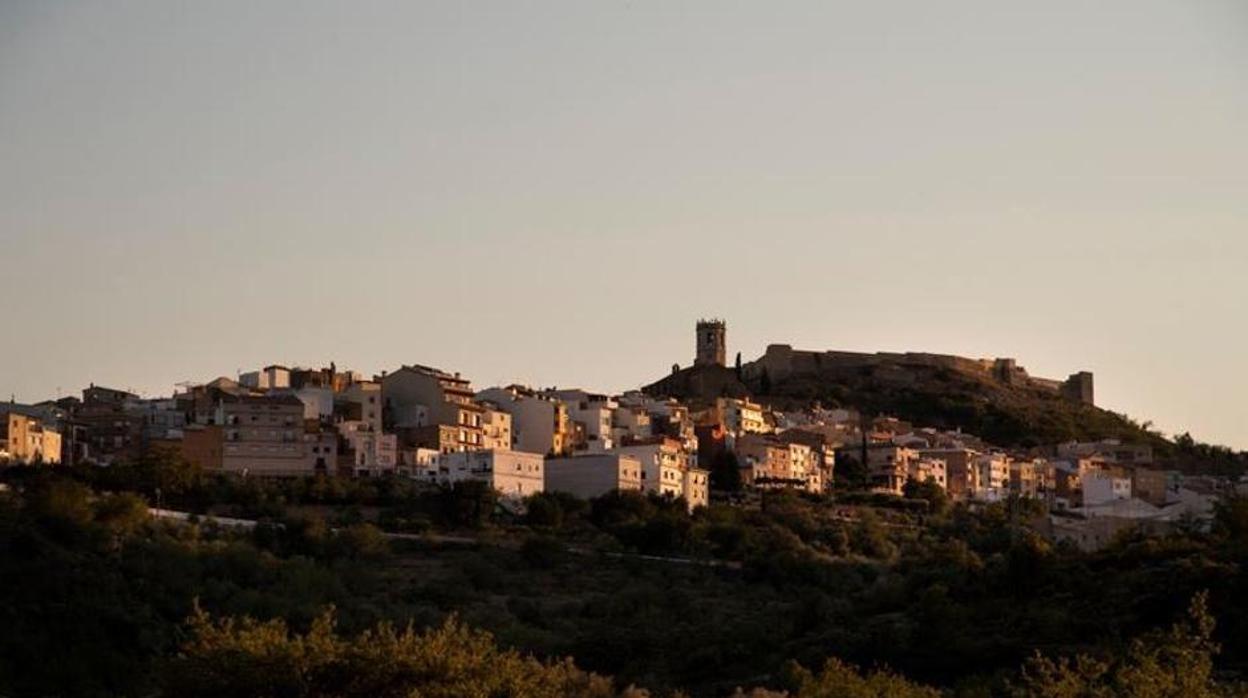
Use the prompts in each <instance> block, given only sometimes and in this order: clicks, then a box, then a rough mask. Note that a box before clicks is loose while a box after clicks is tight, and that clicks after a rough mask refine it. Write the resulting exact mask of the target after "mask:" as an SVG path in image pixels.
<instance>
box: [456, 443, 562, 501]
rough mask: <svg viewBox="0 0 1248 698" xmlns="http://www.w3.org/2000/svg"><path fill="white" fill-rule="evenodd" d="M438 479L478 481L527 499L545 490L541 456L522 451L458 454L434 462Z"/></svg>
mask: <svg viewBox="0 0 1248 698" xmlns="http://www.w3.org/2000/svg"><path fill="white" fill-rule="evenodd" d="M437 473H438V474H437V480H438V481H439V482H443V483H446V484H450V483H454V482H460V481H463V480H481V481H484V482H488V483H490V485H491V486H492V487H493V488H494V489H495V490H497V491H498V492H499V494H502V495H504V496H507V497H517V498H519V497H528V496H529V495H532V494H537V493H538V492H542V491H544V489H545V463H544V458H543V456H542V454H540V453H525V452H524V451H460V452H457V453H443V454H441V455H439V456H438V460H437Z"/></svg>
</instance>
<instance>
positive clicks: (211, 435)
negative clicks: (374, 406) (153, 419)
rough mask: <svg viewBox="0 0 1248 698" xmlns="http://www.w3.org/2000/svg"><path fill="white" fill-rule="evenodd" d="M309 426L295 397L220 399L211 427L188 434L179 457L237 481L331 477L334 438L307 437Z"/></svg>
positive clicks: (191, 429) (193, 428) (311, 433)
mask: <svg viewBox="0 0 1248 698" xmlns="http://www.w3.org/2000/svg"><path fill="white" fill-rule="evenodd" d="M307 424H308V422H305V420H304V406H303V403H302V402H301V401H300V400H299V398H297V397H295V396H294V395H290V394H270V395H230V394H223V395H221V396H220V398H219V399H218V401H217V404H216V408H215V410H214V414H213V417H212V420H211V424H207V425H195V426H191V427H188V428H187V430H186V432H185V433H184V435H183V442H182V452H183V455H184V456H185V457H186V459H187V460H188V461H190V462H192V463H195V464H197V465H199V466H200V467H202V468H204V469H206V470H213V471H217V472H224V473H231V474H237V475H246V476H251V477H301V476H305V475H313V474H317V473H326V474H333V473H334V472H335V471H336V469H337V454H338V436H337V435H336V434H333V433H328V432H326V433H322V432H320V430H319V429H313V430H311V431H309V430H308V428H307V426H306V425H307Z"/></svg>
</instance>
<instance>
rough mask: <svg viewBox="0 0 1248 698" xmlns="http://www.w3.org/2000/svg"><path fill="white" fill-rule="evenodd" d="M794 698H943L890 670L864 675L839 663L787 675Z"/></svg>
mask: <svg viewBox="0 0 1248 698" xmlns="http://www.w3.org/2000/svg"><path fill="white" fill-rule="evenodd" d="M785 673H786V674H787V676H786V679H787V681H786V682H787V683H788V684H789V686H790V687H791V688H792V695H793V698H940V695H941V693H940V691H938V690H936V689H935V688H931V687H928V686H923V685H920V684H916V683H912V682H910V681H908V680H907V679H905V678H904V677H902V676H900V675H898V674H894V673H892V672H890V671H887V670H876V671H871V672H868V673H861V672H859V671H858V670H857V669H855V668H854V667H853V666H850V665H849V664H846V663H845V662H842V661H840V660H839V659H835V658H832V659H828V660H827V661H826V662H825V663H824V665H823V669H822V670H820V671H819V673H817V674H816V673H814V672H811V671H810V670H808V669H804V668H802V667H801V666H800V665H797V664H790V665H789V666H788V667H787V670H786V672H785Z"/></svg>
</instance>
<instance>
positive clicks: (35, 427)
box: [0, 410, 61, 464]
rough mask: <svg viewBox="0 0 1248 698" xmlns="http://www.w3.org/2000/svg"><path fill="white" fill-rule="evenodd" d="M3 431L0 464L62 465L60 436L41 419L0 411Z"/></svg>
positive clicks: (0, 440)
mask: <svg viewBox="0 0 1248 698" xmlns="http://www.w3.org/2000/svg"><path fill="white" fill-rule="evenodd" d="M0 415H3V419H4V422H3V423H4V427H5V428H4V432H3V433H0V437H3V438H0V464H3V463H20V464H32V463H46V464H57V463H60V462H61V434H60V432H58V431H56V430H55V429H52V428H51V427H50V426H48V425H46V424H44V422H43V420H41V419H39V418H37V417H33V416H30V415H25V414H21V413H19V412H16V411H9V412H7V413H6V412H4V411H3V410H0Z"/></svg>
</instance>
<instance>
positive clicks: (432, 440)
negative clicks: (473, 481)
mask: <svg viewBox="0 0 1248 698" xmlns="http://www.w3.org/2000/svg"><path fill="white" fill-rule="evenodd" d="M381 395H382V401H383V404H384V407H383V409H385V410H386V411H387V412H388V426H390V428H391V429H392V430H393V431H394V432H395V433H397V434H399V435H400V440H401V442H402V443H401V446H403V447H421V448H437V449H438V450H439V451H441V452H442V453H452V452H456V451H472V450H478V449H481V448H483V447H484V445H485V434H484V431H483V423H482V422H483V415H484V414H485V412H486V409H485V408H484V407H482V406H481V405H478V404H476V402H475V401H474V400H473V392H472V386H471V383H470V382H469V381H468V380H467V379H466V378H461V377H460V375H459V374H458V373H456V374H450V373H447V372H445V371H441V370H438V369H436V368H430V367H428V366H418V365H413V366H403V367H402V368H400V369H399V370H397V371H394V372H393V373H389V374H386V375H383V376H382V377H381Z"/></svg>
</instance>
